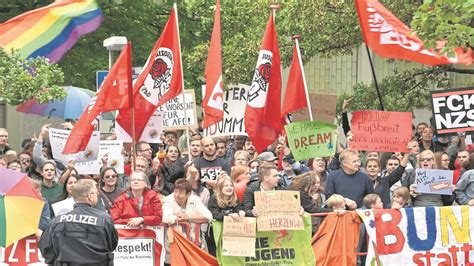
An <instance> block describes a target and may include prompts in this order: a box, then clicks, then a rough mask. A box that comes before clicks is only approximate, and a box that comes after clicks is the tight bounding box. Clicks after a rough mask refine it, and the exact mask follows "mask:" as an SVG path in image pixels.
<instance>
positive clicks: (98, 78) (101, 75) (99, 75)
mask: <svg viewBox="0 0 474 266" xmlns="http://www.w3.org/2000/svg"><path fill="white" fill-rule="evenodd" d="M107 74H109V71H108V70H99V71H96V72H95V82H96V83H95V85H96V90H99V88H100V86H102V82H104V80H105V77H107Z"/></svg>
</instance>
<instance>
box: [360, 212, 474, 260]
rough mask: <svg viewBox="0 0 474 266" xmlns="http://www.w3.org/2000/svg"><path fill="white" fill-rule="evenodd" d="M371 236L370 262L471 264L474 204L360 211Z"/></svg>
mask: <svg viewBox="0 0 474 266" xmlns="http://www.w3.org/2000/svg"><path fill="white" fill-rule="evenodd" d="M358 213H359V216H360V217H361V218H362V220H363V221H364V224H365V228H366V230H367V234H368V235H369V246H368V254H367V260H366V265H377V263H376V257H378V259H379V261H380V262H381V264H380V265H471V263H472V262H474V247H473V244H472V243H473V242H472V240H473V239H474V207H470V206H450V207H426V208H404V209H401V210H389V209H387V210H360V211H358Z"/></svg>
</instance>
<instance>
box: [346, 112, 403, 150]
mask: <svg viewBox="0 0 474 266" xmlns="http://www.w3.org/2000/svg"><path fill="white" fill-rule="evenodd" d="M351 130H352V133H354V139H353V140H352V141H351V143H350V148H351V149H354V150H359V151H388V152H395V151H399V152H407V151H408V149H407V143H408V141H410V139H411V136H412V113H410V112H384V111H357V112H354V113H353V114H352V127H351Z"/></svg>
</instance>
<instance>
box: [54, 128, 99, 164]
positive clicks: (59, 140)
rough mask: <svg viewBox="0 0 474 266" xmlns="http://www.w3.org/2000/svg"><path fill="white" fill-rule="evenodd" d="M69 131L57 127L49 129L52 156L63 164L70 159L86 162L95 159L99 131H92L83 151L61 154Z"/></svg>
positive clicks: (97, 149) (97, 150)
mask: <svg viewBox="0 0 474 266" xmlns="http://www.w3.org/2000/svg"><path fill="white" fill-rule="evenodd" d="M70 134H71V131H69V130H64V129H57V128H50V129H49V141H50V143H51V150H52V152H53V158H54V159H56V160H58V161H60V162H62V163H63V164H64V165H67V163H68V162H69V161H70V160H75V161H76V162H87V161H93V160H96V159H97V155H98V152H99V141H100V132H98V131H94V132H93V133H92V136H91V139H90V140H89V144H87V147H86V149H85V150H84V151H81V152H78V153H74V154H62V152H63V150H64V146H66V142H67V139H68V138H69V135H70Z"/></svg>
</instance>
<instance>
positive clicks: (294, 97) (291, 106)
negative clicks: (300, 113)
mask: <svg viewBox="0 0 474 266" xmlns="http://www.w3.org/2000/svg"><path fill="white" fill-rule="evenodd" d="M307 106H308V101H307V98H306V82H305V80H304V71H303V63H302V61H301V57H300V52H299V47H298V45H297V43H295V46H294V48H293V61H292V62H291V67H290V74H289V75H288V82H287V84H286V92H285V98H283V106H282V107H281V109H282V110H281V117H282V118H284V117H285V116H286V115H287V114H288V113H292V112H294V111H296V110H299V109H302V108H305V107H307Z"/></svg>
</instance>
